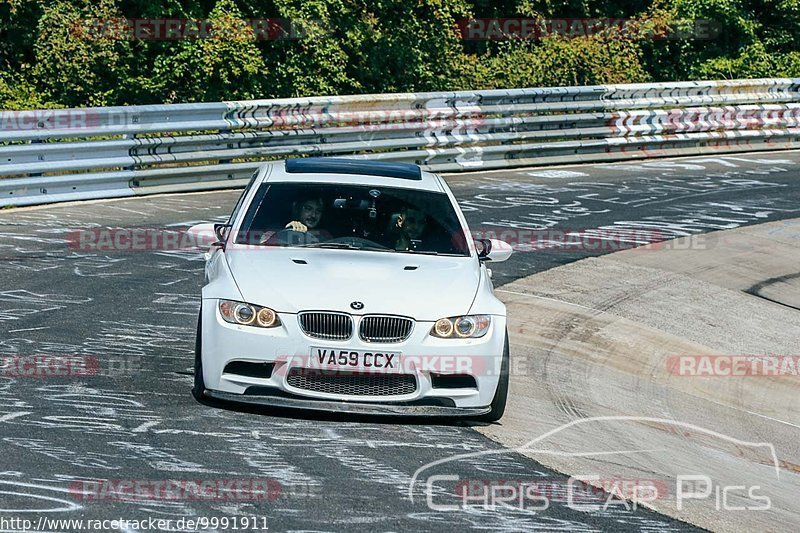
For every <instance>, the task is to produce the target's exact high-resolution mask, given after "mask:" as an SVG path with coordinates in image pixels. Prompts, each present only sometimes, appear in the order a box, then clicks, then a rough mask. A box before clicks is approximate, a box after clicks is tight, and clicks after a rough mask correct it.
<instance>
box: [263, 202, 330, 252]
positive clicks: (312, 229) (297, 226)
mask: <svg viewBox="0 0 800 533" xmlns="http://www.w3.org/2000/svg"><path fill="white" fill-rule="evenodd" d="M324 205H325V204H324V201H323V200H322V198H319V197H313V198H307V199H305V200H297V201H295V202H292V220H291V221H290V222H289V223H288V224H286V226H284V229H283V230H282V231H297V232H299V233H304V234H306V235H308V236H310V237H311V238H312V240H311V241H309V242H314V241H317V240H326V239H330V233H328V232H327V231H326V230H324V229H321V228H319V229H318V226H319V223H320V221H321V220H322V212H323V207H324ZM279 233H280V232H277V233H276V232H274V231H269V232H266V233H265V234H264V235H263V236H262V237H261V239H260V244H270V243H272V242H273V241H274V240H275V238H276V236H277V235H278V234H279ZM278 238H279V237H278Z"/></svg>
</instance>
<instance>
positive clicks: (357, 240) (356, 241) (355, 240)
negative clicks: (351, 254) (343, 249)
mask: <svg viewBox="0 0 800 533" xmlns="http://www.w3.org/2000/svg"><path fill="white" fill-rule="evenodd" d="M325 242H341V243H345V244H353V245H361V246H369V247H370V248H374V247H376V246H377V247H380V248H385V249H386V250H388V249H389V247H388V246H385V245H383V244H381V243H379V242H375V241H371V240H369V239H364V238H362V237H356V236H348V235H345V236H344V237H336V238H335V239H328V240H327V241H325Z"/></svg>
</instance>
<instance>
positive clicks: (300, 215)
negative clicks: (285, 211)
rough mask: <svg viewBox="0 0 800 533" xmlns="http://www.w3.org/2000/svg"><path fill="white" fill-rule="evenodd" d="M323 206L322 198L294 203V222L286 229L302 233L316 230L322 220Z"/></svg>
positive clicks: (287, 225)
mask: <svg viewBox="0 0 800 533" xmlns="http://www.w3.org/2000/svg"><path fill="white" fill-rule="evenodd" d="M323 205H324V204H323V201H322V198H309V199H307V200H305V201H303V202H294V204H292V217H294V220H292V221H291V222H289V223H288V224H286V226H284V227H285V228H287V229H291V230H294V231H299V232H301V233H306V232H307V231H308V230H310V229H314V228H316V227H317V226H318V225H319V221H320V220H321V219H322V207H323Z"/></svg>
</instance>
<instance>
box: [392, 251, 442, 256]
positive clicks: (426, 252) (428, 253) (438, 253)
mask: <svg viewBox="0 0 800 533" xmlns="http://www.w3.org/2000/svg"><path fill="white" fill-rule="evenodd" d="M399 251H400V252H401V253H404V254H420V255H441V253H440V252H434V251H433V250H399Z"/></svg>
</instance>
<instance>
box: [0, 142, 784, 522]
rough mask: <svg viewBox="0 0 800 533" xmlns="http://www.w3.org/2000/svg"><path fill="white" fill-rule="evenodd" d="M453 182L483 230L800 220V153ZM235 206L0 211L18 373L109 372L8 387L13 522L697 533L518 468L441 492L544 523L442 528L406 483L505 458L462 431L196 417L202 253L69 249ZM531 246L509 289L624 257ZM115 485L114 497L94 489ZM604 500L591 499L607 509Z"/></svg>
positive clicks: (472, 513) (0, 346)
mask: <svg viewBox="0 0 800 533" xmlns="http://www.w3.org/2000/svg"><path fill="white" fill-rule="evenodd" d="M449 181H450V182H451V185H452V187H453V190H454V192H455V194H456V196H457V197H458V198H459V201H460V203H461V204H462V207H463V209H464V210H465V214H466V216H467V218H468V220H469V223H470V226H471V229H472V230H473V231H478V232H480V231H485V232H490V231H498V230H502V229H504V228H505V229H514V230H522V231H528V230H537V229H539V230H540V229H545V228H550V229H556V230H580V229H583V228H591V229H597V228H650V230H651V231H655V230H656V229H657V231H658V232H659V233H658V235H660V236H664V237H671V236H680V235H681V234H693V233H700V232H706V231H713V230H718V229H726V228H732V227H737V226H741V225H746V224H751V223H760V222H764V221H767V220H776V219H781V218H791V217H797V216H800V215H798V212H800V186H798V184H800V155H799V154H797V153H794V152H783V153H773V154H748V155H743V156H732V157H722V158H712V157H696V158H688V159H679V160H660V161H651V162H647V163H642V162H638V163H619V164H604V165H588V166H573V167H563V168H548V169H525V170H515V171H504V172H489V173H475V174H462V175H457V176H453V177H451V178H450V179H449ZM237 197H238V191H222V192H214V193H206V194H192V195H183V196H159V197H150V198H140V199H130V200H119V201H109V202H95V203H86V204H72V205H62V206H54V207H47V208H37V209H23V210H9V211H3V212H0V228H1V230H0V257H2V261H1V262H0V280H2V283H1V284H0V357H3V361H5V363H6V365H8V364H9V361H12V362H15V361H20V360H24V358H26V357H28V358H30V357H32V356H64V357H78V358H82V360H83V361H84V362H86V361H90V362H91V361H94V362H95V363H96V365H97V368H96V372H93V373H91V375H77V376H76V375H72V376H66V377H59V376H52V375H50V376H48V375H40V376H38V377H22V376H20V375H18V374H15V373H14V370H13V369H11V370H9V368H8V366H6V367H5V368H4V369H2V371H0V450H1V451H2V455H1V456H0V518H6V519H8V518H25V519H29V520H33V523H34V525H41V524H40V523H39V522H38V520H39V519H40V518H41V517H46V518H48V519H109V520H110V519H124V520H131V521H133V520H147V519H148V518H154V517H155V518H162V519H172V520H173V522H172V525H171V528H172V529H176V521H177V520H179V519H181V518H196V517H208V518H211V517H217V518H224V517H226V518H228V519H229V520H233V517H239V518H240V520H241V518H242V517H258V522H257V524H258V526H259V527H269V529H270V530H272V531H286V530H304V531H309V530H313V531H327V530H339V531H340V530H369V531H398V530H426V531H441V530H452V529H455V528H458V529H480V530H487V529H489V530H494V531H520V530H533V529H545V530H578V531H596V530H609V529H614V530H631V531H642V530H659V531H661V530H684V529H691V526H689V525H687V524H683V523H681V522H677V521H675V520H672V519H670V518H667V517H664V516H661V515H658V514H656V513H653V512H651V511H648V510H646V509H643V508H641V507H640V508H638V509H626V508H625V506H624V505H620V504H619V502H613V503H612V504H611V505H608V506H605V507H602V506H595V507H592V508H591V509H590V508H588V507H586V506H580V505H575V504H574V502H573V505H568V502H567V501H566V497H565V493H564V488H565V487H566V484H567V483H566V480H567V478H566V476H564V475H561V474H557V473H556V472H553V471H551V470H549V469H547V468H545V467H543V466H541V465H539V464H538V463H536V462H535V461H532V460H530V459H528V458H525V457H523V456H521V455H519V454H516V453H504V454H494V455H486V456H483V457H474V458H472V459H470V460H465V461H454V462H449V463H445V464H444V465H440V467H437V469H434V470H431V471H427V472H426V474H425V476H427V475H429V474H430V473H434V472H435V473H436V474H442V475H451V476H452V475H457V476H459V479H460V480H462V481H463V480H473V481H476V480H477V482H479V483H480V480H486V479H488V478H491V479H526V480H542V481H543V484H542V486H544V485H548V486H549V487H550V488H549V489H548V493H547V495H548V496H550V498H549V500H550V504H549V506H548V507H547V508H546V509H543V510H535V509H532V508H531V506H532V503H531V502H530V501H526V502H525V507H526V508H520V505H518V504H516V503H512V504H510V505H509V506H507V507H503V506H502V505H497V506H495V507H494V508H492V507H491V505H482V504H480V503H475V502H476V501H478V500H476V501H472V502H471V503H472V504H473V505H472V506H471V507H469V508H462V509H460V510H458V511H442V510H436V509H432V508H431V506H429V505H428V503H427V501H426V495H425V493H424V482H425V479H423V480H422V484H420V483H418V484H416V485H415V486H414V487H412V493H413V494H415V498H414V500H413V502H412V501H411V500H410V499H409V498H408V494H409V484H410V482H411V479H412V476H413V475H414V473H415V471H417V469H418V468H420V467H422V466H424V465H425V464H427V463H429V462H432V461H436V460H441V459H446V458H448V457H452V456H455V455H458V454H465V453H471V452H479V451H491V450H499V449H501V448H500V446H499V445H498V444H496V443H494V442H492V441H490V440H488V439H486V438H485V437H483V436H481V435H480V434H478V433H477V432H476V431H474V430H473V429H471V427H470V426H469V424H466V423H463V422H461V423H452V424H447V423H441V422H435V423H433V422H430V421H419V420H403V421H397V420H387V419H375V418H366V419H363V418H362V419H356V418H341V417H338V416H335V415H330V416H308V415H298V414H297V413H291V412H275V411H263V410H253V409H237V408H227V409H220V408H213V407H209V406H204V405H201V404H199V403H197V402H196V401H195V400H194V399H193V398H192V396H191V395H190V392H189V389H190V387H191V382H192V364H193V354H192V351H193V344H194V332H195V320H196V316H197V310H198V306H199V294H200V293H199V290H200V287H201V285H202V280H203V259H202V254H201V253H199V252H197V251H191V250H188V251H187V250H179V251H168V250H150V251H144V252H143V251H130V252H122V251H113V252H107V251H104V252H96V251H86V250H81V249H76V248H75V247H74V246H72V247H71V246H70V245H69V244H68V240H69V239H70V235H74V234H73V233H71V232H74V231H80V230H87V229H97V228H105V227H114V228H154V229H165V228H166V229H185V228H187V227H189V226H191V225H193V224H195V223H198V222H201V221H223V220H225V219H226V218H227V216H228V214H229V212H230V210H231V208H232V206H233V203H234V202H235V200H236V198H237ZM519 235H523V236H525V237H524V238H527V235H528V234H526V233H520V234H519ZM506 236H507V237H508V236H509V234H507V235H506ZM512 238H513V235H512ZM517 247H518V248H519V249H520V251H519V252H518V253H516V254H515V256H514V257H513V258H512V259H511V260H510V261H508V262H507V263H504V264H498V265H496V266H494V268H493V270H494V279H495V282H496V285H500V284H503V283H506V282H508V281H511V280H513V279H516V278H519V277H522V276H527V275H530V274H532V273H535V272H539V271H542V270H544V269H548V268H552V267H554V266H557V265H560V264H565V263H568V262H571V261H575V260H578V259H580V258H582V257H586V256H589V255H595V254H598V253H606V252H609V251H613V249H614V246H613V245H612V246H608V247H605V248H603V249H602V250H586V249H574V247H559V246H555V247H553V248H550V249H548V250H537V251H524V250H526V249H529V248H526V243H525V242H522V243H517ZM12 364H13V363H12ZM530 409H534V410H535V409H536V406H530ZM501 423H502V421H501ZM533 437H536V435H531V438H533ZM102 480H110V481H106V482H105V484H100V485H98V484H94V485H92V484H91V483H90V482H92V481H94V482H100V481H102ZM141 480H147V481H148V482H150V485H147V486H148V487H151V488H152V487H158V482H160V481H163V480H178V481H180V482H182V483H183V484H184V486H186V483H189V482H194V481H210V482H212V483H214V487H217V488H220V487H221V488H222V489H223V490H224V489H225V487H226V486H225V483H226V482H230V481H237V480H238V481H243V480H244V481H250V480H259V481H263V480H270V481H269V485H268V486H269V487H270V488H271V490H272V492H270V493H269V495H268V497H266V498H260V499H259V498H253V499H250V500H248V499H247V496H246V495H244V494H243V493H242V491H241V490H239V491H238V492H236V491H235V490H234V492H232V493H231V492H228V493H224V494H223V495H222V496H218V497H213V496H212V497H203V496H202V495H196V494H195V496H194V497H186V494H182V495H177V496H175V497H174V498H170V497H165V496H164V495H163V494H162V495H161V496H158V497H151V498H142V497H141V495H142V493H141V492H139V493H138V495H139V496H137V497H130V494H131V493H130V492H128V493H120V492H115V490H119V488H120V486H121V485H120V484H121V483H125V482H133V481H141ZM79 482H80V483H79ZM449 483H450V484H449V485H448V484H447V483H446V482H438V483H437V484H435V486H436V489H437V490H436V492H435V493H434V494H435V495H434V497H433V502H434V503H435V504H437V505H443V504H453V503H455V504H458V503H460V501H461V500H460V498H457V497H456V496H454V495H453V494H452V492H453V491H454V489H455V486H454V485H453V482H449ZM122 486H124V485H122ZM227 488H228V489H229V490H230V488H231V487H230V485H227ZM559 488H560V490H561V492H559ZM98 491H100V492H98ZM83 492H86V494H84V493H83ZM126 494H127V495H128V496H126ZM607 497H608V496H607V495H603V494H597V493H595V494H593V495H591V496H587V498H589V499H592V498H594V499H592V502H595V503H597V502H599V503H603V502H604V501H605V500H606V498H607ZM586 501H588V500H586ZM478 502H479V501H478ZM584 503H585V501H584ZM241 524H243V522H240V529H241ZM47 525H48V524H45V526H47ZM230 525H232V522H231V523H230ZM76 528H77V526H75V525H73V526H65V525H62V526H56V525H53V524H52V523H51V524H49V527H47V529H49V530H75V529H76ZM13 529H14V527H13V525H12V526H9V525H8V523H6V525H3V524H2V522H0V530H13ZM120 529H124V528H120ZM142 529H143V528H142ZM200 529H203V528H202V527H201V528H200ZM216 529H218V530H224V528H223V527H221V526H220V527H217V528H216ZM228 529H231V527H230V526H229V527H228ZM128 530H134V528H131V527H130V525H129V527H128Z"/></svg>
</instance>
